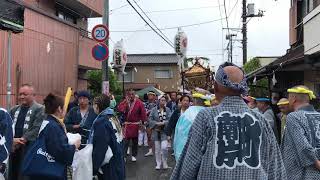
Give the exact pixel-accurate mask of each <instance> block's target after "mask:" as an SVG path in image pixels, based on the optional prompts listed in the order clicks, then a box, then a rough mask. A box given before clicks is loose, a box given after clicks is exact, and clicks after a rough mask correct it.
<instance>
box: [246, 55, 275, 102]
mask: <svg viewBox="0 0 320 180" xmlns="http://www.w3.org/2000/svg"><path fill="white" fill-rule="evenodd" d="M259 68H261V64H260V61H259V59H258V58H253V59H251V60H250V61H248V62H247V63H246V64H245V65H244V66H243V69H244V71H245V73H246V74H248V73H251V72H253V71H255V70H257V69H259ZM249 87H250V91H249V94H250V95H251V96H253V97H263V96H268V95H269V92H268V78H267V77H264V78H262V79H259V80H257V83H256V85H253V84H251V85H250V84H249Z"/></svg>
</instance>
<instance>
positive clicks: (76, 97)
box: [67, 91, 79, 113]
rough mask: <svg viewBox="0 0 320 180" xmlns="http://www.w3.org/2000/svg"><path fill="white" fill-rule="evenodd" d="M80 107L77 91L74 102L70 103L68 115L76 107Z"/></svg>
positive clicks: (74, 94)
mask: <svg viewBox="0 0 320 180" xmlns="http://www.w3.org/2000/svg"><path fill="white" fill-rule="evenodd" d="M78 106H79V101H78V92H77V91H75V92H74V93H73V101H72V102H70V103H69V105H68V109H67V113H68V112H69V111H70V110H71V109H72V108H74V107H78Z"/></svg>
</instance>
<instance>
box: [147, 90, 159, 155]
mask: <svg viewBox="0 0 320 180" xmlns="http://www.w3.org/2000/svg"><path fill="white" fill-rule="evenodd" d="M147 96H148V101H147V102H146V103H145V108H146V112H147V116H148V117H149V115H150V112H151V110H152V109H153V108H154V107H157V102H156V93H155V92H153V91H149V92H148V93H147ZM146 131H147V138H148V146H149V151H148V152H147V153H146V154H145V155H144V156H146V157H147V156H153V141H152V138H151V136H152V129H151V128H150V127H149V124H148V123H147V125H146Z"/></svg>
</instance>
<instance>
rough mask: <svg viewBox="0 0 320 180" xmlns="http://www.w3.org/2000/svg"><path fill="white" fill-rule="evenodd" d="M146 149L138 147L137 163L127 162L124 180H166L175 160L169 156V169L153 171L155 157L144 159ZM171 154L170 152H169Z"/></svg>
mask: <svg viewBox="0 0 320 180" xmlns="http://www.w3.org/2000/svg"><path fill="white" fill-rule="evenodd" d="M146 152H148V148H146V147H139V150H138V157H137V162H131V161H127V163H126V180H168V179H170V176H171V173H172V171H173V168H174V165H175V160H174V158H173V156H171V155H170V156H169V159H168V164H169V166H170V167H171V169H168V170H155V166H156V164H155V157H154V156H149V157H144V154H145V153H146ZM170 152H171V151H170Z"/></svg>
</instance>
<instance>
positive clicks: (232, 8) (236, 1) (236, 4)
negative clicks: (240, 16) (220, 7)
mask: <svg viewBox="0 0 320 180" xmlns="http://www.w3.org/2000/svg"><path fill="white" fill-rule="evenodd" d="M238 2H239V0H237V1H236V3H235V4H234V6H233V7H232V9H231V11H230V12H229V15H228V17H230V16H231V14H232V12H233V10H234V8H235V7H236V6H237V5H238Z"/></svg>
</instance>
